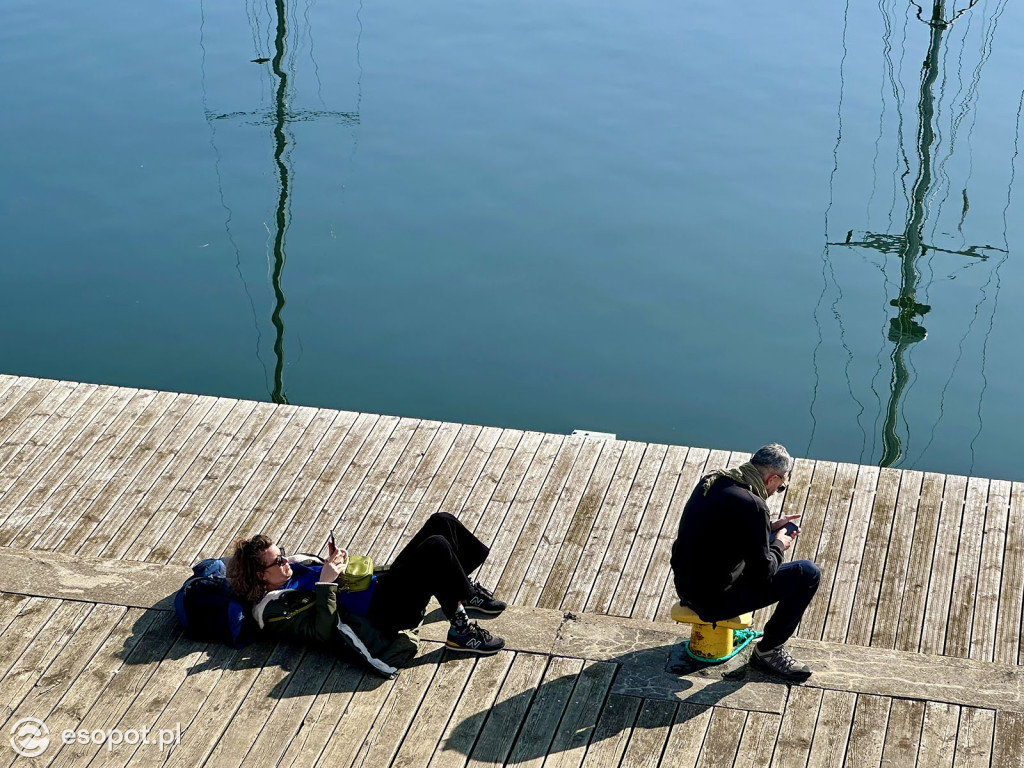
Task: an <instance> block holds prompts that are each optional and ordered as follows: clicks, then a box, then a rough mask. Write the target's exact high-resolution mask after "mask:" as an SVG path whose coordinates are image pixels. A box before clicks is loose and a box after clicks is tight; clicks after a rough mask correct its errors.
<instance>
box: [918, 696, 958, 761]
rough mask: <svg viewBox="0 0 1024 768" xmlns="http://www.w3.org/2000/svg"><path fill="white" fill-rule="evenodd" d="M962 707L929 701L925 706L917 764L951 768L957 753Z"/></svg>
mask: <svg viewBox="0 0 1024 768" xmlns="http://www.w3.org/2000/svg"><path fill="white" fill-rule="evenodd" d="M959 720H960V707H958V706H956V705H955V704H947V703H945V702H938V701H929V702H926V703H925V706H924V723H923V724H922V726H921V748H920V750H919V751H918V754H917V764H918V765H920V766H928V768H951V766H952V765H953V754H954V752H955V751H956V731H957V724H958V722H959Z"/></svg>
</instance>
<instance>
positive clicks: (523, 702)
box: [456, 653, 548, 766]
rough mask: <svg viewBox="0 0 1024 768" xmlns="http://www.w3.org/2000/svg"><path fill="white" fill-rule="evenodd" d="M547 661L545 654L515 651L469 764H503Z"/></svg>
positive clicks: (527, 710) (487, 714)
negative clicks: (513, 658) (514, 656)
mask: <svg viewBox="0 0 1024 768" xmlns="http://www.w3.org/2000/svg"><path fill="white" fill-rule="evenodd" d="M547 662H548V659H547V657H546V656H541V655H537V654H532V653H517V654H516V658H515V660H514V661H513V662H512V667H511V668H510V669H509V671H508V675H507V676H506V677H505V681H504V682H503V683H502V685H501V690H500V691H499V692H498V697H497V699H496V700H495V702H494V706H493V707H491V709H490V711H489V712H487V713H486V717H487V719H486V721H485V722H484V725H483V728H482V729H481V730H480V736H479V737H478V738H477V740H476V744H475V745H474V746H473V751H472V752H471V753H470V756H469V763H468V764H469V765H471V766H482V765H488V764H492V763H504V762H505V760H506V759H508V756H509V753H510V752H511V750H512V745H513V743H514V741H515V738H516V735H517V734H518V733H519V729H520V726H521V725H522V723H523V720H524V719H525V718H526V715H527V713H528V712H529V709H530V706H531V704H532V703H533V697H534V694H535V693H536V689H537V686H538V684H539V683H540V679H541V675H542V674H543V673H544V669H545V667H546V666H547ZM458 727H459V726H456V729H458ZM470 730H472V727H471V728H470Z"/></svg>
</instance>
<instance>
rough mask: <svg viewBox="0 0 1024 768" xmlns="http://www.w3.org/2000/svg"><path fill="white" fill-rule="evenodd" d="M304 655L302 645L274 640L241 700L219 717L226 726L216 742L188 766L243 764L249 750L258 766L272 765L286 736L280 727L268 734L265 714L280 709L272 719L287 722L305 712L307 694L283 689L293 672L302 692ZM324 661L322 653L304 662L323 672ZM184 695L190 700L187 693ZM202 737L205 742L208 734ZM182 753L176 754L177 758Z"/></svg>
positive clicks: (305, 679) (226, 681)
mask: <svg viewBox="0 0 1024 768" xmlns="http://www.w3.org/2000/svg"><path fill="white" fill-rule="evenodd" d="M306 655H307V650H306V648H304V647H303V646H301V645H298V644H295V643H279V644H278V645H277V647H276V648H274V650H273V652H272V653H271V654H270V658H269V659H268V660H267V663H266V664H265V665H263V667H262V669H260V670H258V674H257V675H256V679H255V680H253V682H252V686H251V687H250V688H249V689H248V692H247V693H246V694H245V696H243V697H239V698H240V699H241V701H240V702H239V706H238V708H237V709H235V710H234V713H233V714H232V715H231V716H230V717H225V718H224V720H225V722H226V726H227V727H226V728H224V729H223V730H222V731H221V732H220V733H219V735H218V738H217V739H216V746H214V747H213V750H212V751H211V752H209V756H208V757H207V756H206V755H196V754H195V753H192V754H190V755H189V758H190V759H191V760H193V762H192V765H202V764H203V763H206V762H209V763H210V764H211V765H216V766H218V768H230V767H231V766H238V765H243V764H248V762H249V760H248V756H249V754H250V749H252V750H254V753H253V755H252V758H253V761H254V762H261V764H263V765H274V764H276V762H277V757H278V756H279V755H280V753H281V752H283V751H284V748H285V747H286V746H287V738H282V735H283V734H282V732H280V731H278V732H276V733H270V731H271V727H270V722H269V721H270V716H271V714H272V713H275V712H278V710H281V711H280V712H279V713H278V714H279V718H278V724H288V723H289V720H290V716H293V715H297V716H298V717H297V718H296V719H298V720H300V721H301V719H302V718H303V717H304V716H305V714H306V712H307V710H308V708H309V704H310V701H309V698H308V696H307V698H306V699H305V700H304V701H303V700H302V699H301V698H299V699H297V700H293V699H292V698H290V697H288V689H289V688H291V685H292V682H293V680H294V679H295V678H296V677H298V678H299V679H298V680H297V681H295V684H296V692H305V693H308V685H309V680H308V677H307V676H306V675H304V674H303V671H302V661H303V660H304V659H305V657H306ZM325 661H326V658H325V657H324V656H320V655H318V657H317V658H316V659H314V661H313V663H312V664H311V665H310V666H311V667H316V668H317V669H318V671H321V674H326V671H325V670H324V662H325ZM331 666H333V665H331ZM329 669H330V666H328V668H327V671H329ZM307 671H308V670H307ZM322 680H323V678H322V677H321V678H320V680H318V681H317V685H316V689H315V690H314V693H315V691H316V690H319V688H320V685H319V684H320V682H321V681H322ZM231 683H232V681H231V679H230V677H229V678H227V679H224V680H223V683H222V684H226V685H228V686H229V687H232V688H234V686H233V685H232V684H231ZM304 684H305V685H304ZM304 688H305V690H304ZM275 694H276V695H275ZM207 695H209V694H207ZM189 698H190V699H191V698H192V697H189ZM197 699H198V701H197V704H201V703H202V701H203V699H205V697H197ZM280 705H283V706H280ZM197 708H198V707H197ZM287 709H292V710H293V711H291V712H286V711H284V710H287ZM296 710H297V711H296ZM190 732H192V728H188V729H187V730H186V731H185V733H186V734H190ZM207 733H208V732H207ZM215 733H216V731H215ZM293 733H294V731H292V730H290V729H288V730H285V731H284V734H287V735H288V736H291V735H292V734H293ZM271 737H273V738H271ZM207 740H208V741H209V739H207ZM282 742H283V743H282ZM257 747H259V748H260V750H267V749H270V750H272V751H273V755H272V756H271V755H266V754H263V755H260V754H259V752H257V751H255V750H256V748H257ZM183 757H184V756H182V757H181V758H179V759H183ZM197 757H198V758H199V759H198V760H196V758H197Z"/></svg>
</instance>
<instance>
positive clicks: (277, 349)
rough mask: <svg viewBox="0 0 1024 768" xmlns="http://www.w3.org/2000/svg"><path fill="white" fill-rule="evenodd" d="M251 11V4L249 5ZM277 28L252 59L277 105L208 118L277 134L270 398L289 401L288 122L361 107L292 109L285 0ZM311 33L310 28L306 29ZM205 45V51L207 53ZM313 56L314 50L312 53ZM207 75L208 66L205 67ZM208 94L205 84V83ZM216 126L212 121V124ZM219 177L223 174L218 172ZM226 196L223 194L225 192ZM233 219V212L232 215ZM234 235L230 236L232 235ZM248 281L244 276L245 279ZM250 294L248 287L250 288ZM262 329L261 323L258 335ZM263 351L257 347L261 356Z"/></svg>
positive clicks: (342, 116)
mask: <svg viewBox="0 0 1024 768" xmlns="http://www.w3.org/2000/svg"><path fill="white" fill-rule="evenodd" d="M246 10H247V12H248V6H247V8H246ZM274 11H275V27H274V42H273V45H274V55H273V57H272V58H268V57H266V56H257V57H256V58H254V59H252V60H251V61H252V62H253V63H256V64H261V65H262V64H265V63H270V68H271V71H272V72H273V75H274V77H275V79H276V87H275V89H274V107H273V109H272V110H271V112H270V113H269V114H268V113H266V112H262V111H257V112H232V113H229V114H221V115H214V114H211V113H210V111H209V110H208V109H207V114H206V117H207V120H208V121H212V120H223V119H228V118H239V117H241V118H246V119H252V118H253V117H256V118H257V119H258V120H259V122H260V123H266V124H270V125H271V126H272V128H273V137H274V166H275V171H276V175H277V182H278V195H277V205H276V208H275V215H274V231H273V255H274V264H273V268H272V270H271V274H270V281H271V286H272V288H273V292H274V309H273V312H272V313H271V316H270V319H271V323H272V324H273V326H274V332H275V333H274V358H275V364H274V382H273V388H272V390H271V392H270V398H271V400H272V401H273V402H275V403H287V402H288V398H287V396H286V395H285V391H284V317H283V313H284V307H285V295H284V288H283V286H282V277H283V274H284V265H285V261H286V253H285V238H286V235H287V232H288V227H289V225H290V223H291V204H290V197H289V180H290V179H291V177H292V176H293V175H294V173H293V170H292V159H291V153H290V151H289V147H294V146H295V139H294V136H292V135H291V134H290V132H289V131H288V124H289V123H291V122H295V121H302V120H316V119H320V118H324V117H328V118H333V119H336V120H338V121H339V122H340V123H342V124H349V125H352V124H357V123H358V122H359V113H358V109H357V110H356V111H355V112H337V111H329V110H292V109H290V107H289V95H290V89H289V76H290V75H293V74H294V72H289V71H287V70H286V68H285V64H284V60H285V49H286V45H287V41H288V27H287V14H286V8H285V4H284V0H274ZM249 22H250V27H253V28H255V27H257V26H258V25H257V24H254V23H253V19H252V18H250V19H249ZM306 32H307V34H308V30H306ZM205 50H206V49H205V46H203V51H204V55H205ZM310 55H311V56H312V52H310ZM204 78H205V67H204ZM204 93H205V86H204ZM211 126H212V123H211ZM218 176H219V173H218ZM222 198H223V194H222ZM229 221H230V214H229ZM229 236H230V235H229ZM243 282H244V279H243ZM246 293H248V289H246ZM258 333H259V328H258V326H257V334H258ZM258 354H259V350H258V347H257V355H258Z"/></svg>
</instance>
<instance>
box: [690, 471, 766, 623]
mask: <svg viewBox="0 0 1024 768" xmlns="http://www.w3.org/2000/svg"><path fill="white" fill-rule="evenodd" d="M703 486H704V480H703V478H702V479H701V482H699V483H697V487H696V488H695V489H694V490H693V493H691V494H690V499H689V501H687V502H686V506H685V507H684V508H683V516H682V519H681V520H680V521H679V535H678V537H677V538H676V540H675V543H674V544H673V545H672V572H673V574H675V583H676V591H677V592H678V594H679V596H680V598H681V599H683V600H684V601H685V602H687V603H688V604H689V605H690V606H691V607H692V608H693V609H694V610H695V611H696V612H697V614H698V615H699V616H700V617H701V618H702V619H704V620H705V621H720V620H721V619H727V618H729V616H726V615H723V614H722V613H721V611H720V610H718V609H717V608H716V605H717V604H718V603H719V602H720V601H721V598H722V596H723V595H725V594H726V592H727V590H731V589H735V588H744V587H748V588H751V589H753V590H755V591H759V590H758V588H759V587H763V586H764V585H765V584H767V583H769V582H770V581H771V579H772V577H773V576H774V575H775V571H776V570H777V569H778V567H779V564H780V563H782V557H783V549H782V545H781V544H780V543H778V542H772V543H771V544H769V543H768V539H769V536H770V535H771V527H770V526H771V523H770V520H769V517H768V505H767V504H765V503H764V501H763V500H762V499H761V497H760V496H758V495H757V494H756V493H754V492H753V491H751V490H750V489H749V488H747V487H746V486H744V485H741V484H740V483H737V482H736V481H735V480H733V479H731V478H728V477H719V478H718V479H717V480H716V481H715V483H714V485H712V486H711V490H710V491H709V492H708V494H707V495H706V496H705V495H704V487H703Z"/></svg>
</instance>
